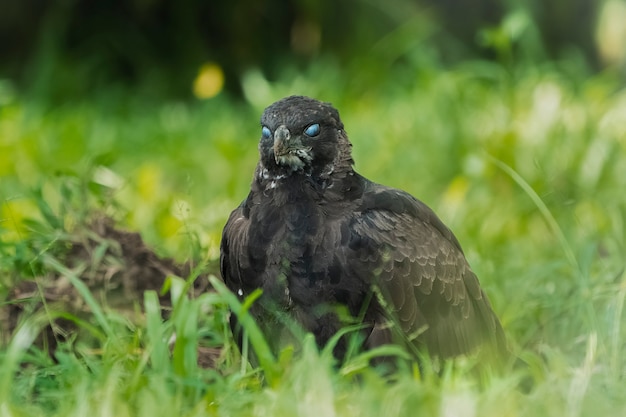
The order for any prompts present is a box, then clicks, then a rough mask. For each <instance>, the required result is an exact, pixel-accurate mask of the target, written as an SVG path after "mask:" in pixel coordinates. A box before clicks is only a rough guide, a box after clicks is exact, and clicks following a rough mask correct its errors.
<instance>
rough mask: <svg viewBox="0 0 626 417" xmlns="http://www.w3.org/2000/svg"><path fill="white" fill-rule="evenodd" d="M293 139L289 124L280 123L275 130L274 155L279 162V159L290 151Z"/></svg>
mask: <svg viewBox="0 0 626 417" xmlns="http://www.w3.org/2000/svg"><path fill="white" fill-rule="evenodd" d="M290 139H291V132H289V129H287V126H285V125H280V126H278V129H276V131H275V132H274V157H275V158H276V162H277V163H278V159H279V158H280V157H281V156H283V155H285V154H287V153H288V152H289V140H290Z"/></svg>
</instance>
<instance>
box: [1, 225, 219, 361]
mask: <svg viewBox="0 0 626 417" xmlns="http://www.w3.org/2000/svg"><path fill="white" fill-rule="evenodd" d="M69 239H70V240H68V241H66V242H64V243H65V244H66V248H67V250H66V253H65V255H63V256H62V260H63V262H62V263H63V265H64V266H66V267H67V268H69V269H70V270H72V271H74V272H75V273H77V274H78V275H79V277H80V278H81V280H82V281H83V283H85V284H86V285H87V287H88V288H89V290H90V292H91V294H92V295H93V296H94V298H95V299H96V300H97V301H98V303H99V304H100V305H101V306H105V311H112V310H114V311H115V312H117V313H121V314H122V315H123V316H124V317H126V318H127V319H128V320H129V321H130V322H131V323H139V322H141V321H142V319H143V317H142V311H141V308H142V305H143V293H144V292H145V291H148V290H154V291H156V292H157V293H158V294H159V298H160V302H161V309H162V315H163V317H164V318H166V317H167V316H168V314H169V311H170V307H171V302H170V299H169V294H165V295H161V289H162V288H163V284H164V282H165V279H166V278H167V277H168V276H171V275H175V276H178V277H182V278H186V277H188V276H189V275H190V273H191V272H192V270H193V267H194V266H193V265H192V264H191V263H190V262H187V263H184V264H179V263H177V262H175V261H174V260H173V259H170V258H166V257H161V256H159V255H157V254H156V253H155V252H154V250H152V249H151V248H149V247H148V246H146V244H145V242H144V241H143V239H142V238H141V236H140V234H139V233H136V232H130V231H125V230H120V229H119V228H117V227H115V225H114V222H113V220H112V219H110V218H108V217H104V216H101V217H98V218H96V219H95V220H93V221H91V222H90V223H89V224H88V225H86V226H85V227H84V228H83V229H82V230H79V231H78V232H77V233H72V234H71V237H70V238H69ZM209 274H213V275H218V276H219V272H218V271H217V266H216V265H215V264H210V265H208V266H207V267H206V268H202V273H201V274H200V275H199V276H198V277H196V279H195V281H194V286H193V288H192V289H191V294H190V295H191V296H192V297H194V296H196V295H198V294H202V293H204V292H206V291H210V290H211V288H210V284H209V282H208V279H207V276H208V275H209ZM42 300H45V304H44V302H43V301H42ZM44 309H48V311H62V312H66V313H69V314H70V315H71V316H74V317H78V318H79V319H81V320H85V321H87V322H92V323H93V322H94V321H93V317H92V312H91V311H90V308H89V306H88V305H87V303H86V302H85V301H84V299H83V297H82V296H81V295H80V293H79V292H78V291H77V290H76V287H75V286H74V285H72V283H71V282H70V281H69V279H68V278H67V277H66V276H64V275H62V274H58V273H56V274H55V273H52V272H48V273H47V274H45V275H44V276H40V277H37V278H35V279H29V280H21V281H19V282H18V283H17V284H16V285H15V286H14V287H13V288H12V289H11V290H10V291H9V296H8V299H7V300H6V301H5V302H4V303H2V304H1V305H0V345H5V344H6V343H7V342H8V340H10V337H11V335H12V334H13V332H14V331H15V329H16V327H17V325H18V323H19V322H20V317H21V316H22V315H25V314H29V315H30V314H34V313H37V312H38V311H43V310H44ZM75 321H76V320H74V319H72V320H70V319H67V318H62V317H61V318H56V319H54V320H53V322H52V323H49V325H48V326H46V327H45V328H44V330H43V331H42V332H41V334H40V335H39V337H38V338H37V341H36V344H37V345H38V346H39V347H40V348H42V349H45V350H47V351H48V352H49V354H50V356H51V357H53V358H54V352H55V350H56V348H57V346H58V344H59V343H60V342H63V341H66V340H68V338H70V337H76V335H77V332H80V329H78V328H77V326H76V323H75ZM218 356H219V349H216V348H211V347H201V348H199V351H198V363H199V365H200V366H203V367H213V366H214V364H215V360H216V358H217V357H218Z"/></svg>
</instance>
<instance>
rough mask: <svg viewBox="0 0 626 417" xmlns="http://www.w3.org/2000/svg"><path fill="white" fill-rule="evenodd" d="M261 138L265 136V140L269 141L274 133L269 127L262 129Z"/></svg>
mask: <svg viewBox="0 0 626 417" xmlns="http://www.w3.org/2000/svg"><path fill="white" fill-rule="evenodd" d="M261 136H263V139H267V138H269V137H270V136H272V131H271V130H270V128H269V127H267V126H263V129H261Z"/></svg>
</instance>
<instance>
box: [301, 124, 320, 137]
mask: <svg viewBox="0 0 626 417" xmlns="http://www.w3.org/2000/svg"><path fill="white" fill-rule="evenodd" d="M304 134H305V135H307V136H311V137H312V136H317V135H319V134H320V125H319V123H315V124H312V125H311V126H309V127H307V128H306V129H304Z"/></svg>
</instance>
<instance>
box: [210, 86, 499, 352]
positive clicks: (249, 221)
mask: <svg viewBox="0 0 626 417" xmlns="http://www.w3.org/2000/svg"><path fill="white" fill-rule="evenodd" d="M261 125H262V137H261V140H260V143H259V151H260V160H259V163H258V165H257V167H256V171H255V173H254V179H253V182H252V186H251V190H250V193H249V194H248V197H247V198H246V199H245V200H244V201H243V202H242V203H241V205H240V206H239V207H238V208H237V209H235V210H234V211H233V212H232V214H231V215H230V218H229V219H228V222H227V224H226V226H225V227H224V232H223V236H222V245H221V271H222V276H223V278H224V282H225V283H226V285H227V286H228V287H229V288H230V289H231V290H232V291H233V292H235V293H237V294H238V295H239V296H240V297H241V298H242V299H243V298H245V296H247V295H249V294H250V293H251V292H252V291H254V290H256V289H258V288H260V289H261V290H262V291H263V294H262V296H261V298H260V299H259V300H257V302H255V303H254V305H253V306H252V308H251V313H252V314H253V315H254V316H255V318H256V319H257V322H258V323H259V325H260V326H261V328H262V329H263V330H264V331H265V333H266V336H267V339H268V341H269V342H270V344H271V345H272V346H273V348H274V349H275V350H276V351H278V350H279V349H280V348H281V347H282V346H283V344H284V343H286V340H288V339H289V336H288V335H287V334H288V333H290V331H289V330H288V329H289V328H290V324H291V323H293V322H295V323H297V324H299V325H300V326H301V327H302V328H304V330H306V331H309V332H312V333H313V334H314V335H315V337H316V340H317V343H318V345H320V346H324V345H325V344H326V342H328V341H329V339H330V338H331V337H332V336H333V335H334V334H335V333H336V332H337V331H338V330H339V329H340V328H341V327H342V326H343V325H344V324H345V323H344V322H345V320H343V319H342V317H344V316H345V315H346V314H342V313H341V312H343V313H346V312H347V313H349V314H348V315H349V316H352V317H354V318H358V319H359V320H360V321H361V322H362V323H363V325H364V330H363V331H362V332H361V335H362V337H363V346H364V347H365V348H373V347H376V346H380V345H383V344H387V343H397V344H401V345H403V346H406V347H408V348H409V351H411V352H416V351H427V352H428V353H429V354H430V355H433V356H439V357H442V358H447V357H452V356H456V355H460V354H464V353H468V352H472V351H474V350H476V348H477V347H479V346H481V345H488V346H489V347H490V348H494V349H495V350H497V351H503V350H504V334H503V331H502V327H501V325H500V322H499V321H498V318H497V317H496V315H495V314H494V312H493V310H492V308H491V306H490V304H489V301H488V300H487V296H486V295H485V293H484V292H483V290H482V289H481V288H480V285H479V283H478V279H477V278H476V275H474V273H473V272H472V270H471V268H470V266H469V264H468V263H467V261H466V259H465V256H464V255H463V251H462V249H461V246H460V245H459V242H458V241H457V239H456V237H455V236H454V235H453V234H452V232H451V231H450V230H449V229H448V228H447V227H446V226H445V225H444V224H443V223H442V222H441V220H439V218H438V217H437V216H436V215H435V213H434V212H433V211H432V210H431V209H430V208H428V207H427V206H426V205H425V204H424V203H422V202H421V201H419V200H417V199H415V198H414V197H412V196H411V195H409V194H407V193H406V192H404V191H401V190H397V189H394V188H390V187H386V186H383V185H379V184H375V183H373V182H371V181H369V180H367V179H366V178H364V177H362V176H361V175H359V174H358V173H356V172H355V171H354V169H353V164H354V161H353V160H352V156H351V146H352V145H351V144H350V142H349V140H348V136H347V134H346V132H345V130H344V127H343V124H342V122H341V120H340V118H339V113H338V112H337V110H336V109H334V108H333V107H332V106H331V105H330V104H328V103H322V102H320V101H317V100H314V99H311V98H308V97H302V96H292V97H287V98H285V99H282V100H280V101H278V102H276V103H274V104H272V105H271V106H269V107H268V108H267V109H266V110H265V112H264V113H263V116H262V118H261ZM407 175H408V174H407ZM232 324H233V329H234V330H235V329H236V327H237V325H236V318H235V319H234V320H233V323H232ZM345 349H346V346H345V341H344V342H341V343H339V345H338V346H337V347H336V349H335V354H336V355H337V356H338V357H341V356H342V355H343V354H344V353H345Z"/></svg>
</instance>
